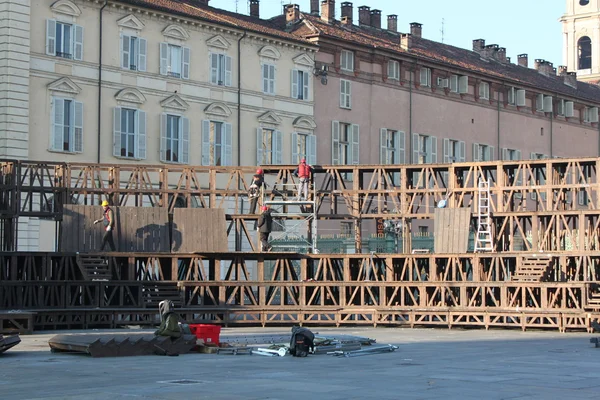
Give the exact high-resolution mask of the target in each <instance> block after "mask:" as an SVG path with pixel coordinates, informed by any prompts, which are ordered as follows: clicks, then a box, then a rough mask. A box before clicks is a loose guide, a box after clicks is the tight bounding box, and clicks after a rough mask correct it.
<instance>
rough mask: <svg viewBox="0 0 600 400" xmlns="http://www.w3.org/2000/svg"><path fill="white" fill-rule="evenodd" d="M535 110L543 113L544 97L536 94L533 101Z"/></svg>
mask: <svg viewBox="0 0 600 400" xmlns="http://www.w3.org/2000/svg"><path fill="white" fill-rule="evenodd" d="M535 110H536V111H544V95H543V94H538V95H537V97H536V99H535Z"/></svg>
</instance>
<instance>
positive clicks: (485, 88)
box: [479, 82, 490, 100]
mask: <svg viewBox="0 0 600 400" xmlns="http://www.w3.org/2000/svg"><path fill="white" fill-rule="evenodd" d="M479 98H480V99H482V100H489V99H490V84H489V83H487V82H481V83H480V84H479Z"/></svg>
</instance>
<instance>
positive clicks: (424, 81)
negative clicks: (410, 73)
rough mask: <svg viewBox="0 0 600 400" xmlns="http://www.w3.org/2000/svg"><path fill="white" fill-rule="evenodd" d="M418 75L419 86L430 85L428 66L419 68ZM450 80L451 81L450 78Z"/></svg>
mask: <svg viewBox="0 0 600 400" xmlns="http://www.w3.org/2000/svg"><path fill="white" fill-rule="evenodd" d="M420 75H421V76H420V81H421V86H426V87H430V86H431V70H430V69H429V68H421V72H420ZM450 82H452V80H451V81H450Z"/></svg>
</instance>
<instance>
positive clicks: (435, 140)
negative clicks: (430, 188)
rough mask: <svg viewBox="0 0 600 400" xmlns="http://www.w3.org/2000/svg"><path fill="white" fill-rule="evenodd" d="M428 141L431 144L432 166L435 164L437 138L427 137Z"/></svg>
mask: <svg viewBox="0 0 600 400" xmlns="http://www.w3.org/2000/svg"><path fill="white" fill-rule="evenodd" d="M429 141H430V142H431V160H430V162H431V163H432V164H435V163H437V137H435V136H429Z"/></svg>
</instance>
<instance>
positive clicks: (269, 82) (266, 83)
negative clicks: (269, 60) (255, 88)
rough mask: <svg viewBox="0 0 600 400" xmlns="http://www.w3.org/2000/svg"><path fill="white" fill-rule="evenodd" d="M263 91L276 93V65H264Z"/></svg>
mask: <svg viewBox="0 0 600 400" xmlns="http://www.w3.org/2000/svg"><path fill="white" fill-rule="evenodd" d="M262 83H263V93H265V94H275V66H274V65H272V64H263V65H262Z"/></svg>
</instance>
